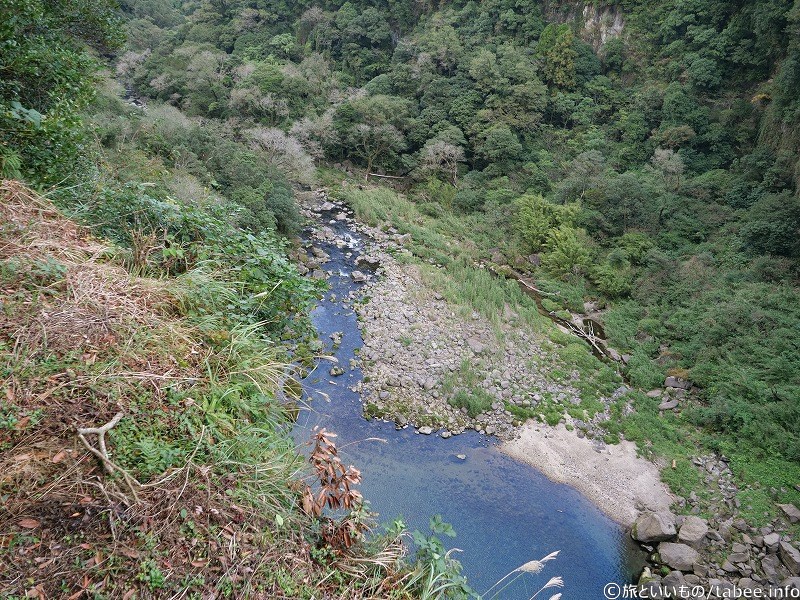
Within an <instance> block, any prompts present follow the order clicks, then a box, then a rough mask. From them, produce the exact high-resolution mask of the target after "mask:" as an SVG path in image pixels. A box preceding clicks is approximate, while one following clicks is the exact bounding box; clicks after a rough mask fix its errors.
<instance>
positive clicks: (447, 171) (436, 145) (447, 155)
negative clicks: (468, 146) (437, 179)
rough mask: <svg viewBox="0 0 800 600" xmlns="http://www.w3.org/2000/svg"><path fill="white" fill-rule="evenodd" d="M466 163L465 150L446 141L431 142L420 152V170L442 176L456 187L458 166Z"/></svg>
mask: <svg viewBox="0 0 800 600" xmlns="http://www.w3.org/2000/svg"><path fill="white" fill-rule="evenodd" d="M461 162H464V149H463V148H461V147H460V146H455V145H453V144H449V143H447V142H445V141H444V140H430V141H428V143H427V144H425V147H424V148H423V149H422V151H421V152H420V166H419V168H420V170H421V171H422V172H423V173H432V174H434V175H439V174H442V175H444V176H445V177H446V178H447V180H448V181H449V182H450V183H451V184H452V185H453V186H456V185H457V183H458V164H459V163H461Z"/></svg>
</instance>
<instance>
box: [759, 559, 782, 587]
mask: <svg viewBox="0 0 800 600" xmlns="http://www.w3.org/2000/svg"><path fill="white" fill-rule="evenodd" d="M780 568H781V560H780V559H779V558H778V555H777V554H768V555H767V556H765V557H764V558H762V559H761V570H762V571H764V577H766V578H767V581H769V582H770V583H778V581H779V580H780Z"/></svg>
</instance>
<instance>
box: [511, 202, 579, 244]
mask: <svg viewBox="0 0 800 600" xmlns="http://www.w3.org/2000/svg"><path fill="white" fill-rule="evenodd" d="M515 207H516V219H515V224H516V228H517V232H518V233H519V235H520V237H521V238H522V240H523V242H524V243H525V245H526V246H527V247H528V248H529V249H530V250H532V251H534V252H539V251H540V250H542V248H544V247H545V245H546V243H547V241H548V240H549V239H550V234H551V232H552V231H553V229H555V228H558V227H561V226H566V225H571V224H572V221H573V219H574V218H575V215H576V214H577V213H578V207H577V205H574V204H571V205H562V204H553V203H552V202H548V201H547V200H546V199H545V198H544V196H542V195H541V194H525V195H524V196H520V197H519V198H518V199H517V200H516V202H515Z"/></svg>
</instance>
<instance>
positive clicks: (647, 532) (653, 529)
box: [631, 512, 677, 544]
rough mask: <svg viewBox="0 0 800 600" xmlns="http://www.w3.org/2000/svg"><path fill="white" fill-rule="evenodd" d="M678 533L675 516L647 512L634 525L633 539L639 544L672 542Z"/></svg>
mask: <svg viewBox="0 0 800 600" xmlns="http://www.w3.org/2000/svg"><path fill="white" fill-rule="evenodd" d="M676 533H677V531H676V530H675V516H674V515H672V514H671V513H668V512H662V513H655V512H645V513H642V514H641V515H639V517H638V518H637V519H636V522H635V523H634V524H633V529H632V530H631V537H633V539H635V540H636V541H637V542H642V543H643V544H651V543H654V542H664V541H667V540H671V539H673V538H674V537H675V535H676Z"/></svg>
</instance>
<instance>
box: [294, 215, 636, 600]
mask: <svg viewBox="0 0 800 600" xmlns="http://www.w3.org/2000/svg"><path fill="white" fill-rule="evenodd" d="M323 216H324V219H323V222H324V223H326V225H327V226H328V227H330V228H331V229H333V231H334V232H335V234H336V236H337V238H339V239H340V240H346V241H347V245H345V246H344V247H339V246H337V244H335V243H331V242H325V243H321V242H318V241H316V242H315V245H316V246H318V247H320V248H322V249H323V250H324V251H325V252H326V253H327V254H328V255H329V256H330V259H331V260H330V261H329V262H327V263H326V264H325V265H324V267H325V269H326V270H327V271H332V274H331V275H330V277H329V280H328V281H329V284H330V290H329V291H328V293H326V295H325V297H324V298H323V299H322V300H321V301H320V302H319V303H318V304H317V307H316V308H315V309H314V311H313V312H312V315H311V316H312V320H313V322H314V325H315V326H316V328H317V331H318V332H319V335H320V339H321V340H322V341H323V343H324V344H325V350H324V351H323V353H326V354H330V355H331V356H334V357H335V358H336V359H337V361H338V365H339V366H341V367H342V368H343V369H344V371H345V374H344V375H341V376H339V377H332V376H330V375H329V370H330V368H331V367H332V366H333V363H332V362H330V361H328V360H324V359H323V360H320V361H319V362H318V364H317V367H316V369H315V371H314V372H312V373H311V374H310V375H309V376H308V377H307V378H306V379H305V380H304V382H303V386H304V391H305V396H306V402H307V404H308V406H307V409H306V410H303V411H301V413H300V416H299V419H298V421H297V424H296V426H295V428H294V436H295V439H296V440H297V442H298V443H304V442H306V441H307V440H308V439H309V437H310V434H311V430H312V429H313V428H314V427H315V426H321V427H326V428H327V429H328V430H331V431H334V432H335V433H337V434H338V436H339V437H338V439H337V442H338V446H339V448H340V449H341V450H342V456H343V458H344V460H345V461H346V462H347V463H352V464H354V465H355V466H357V467H358V468H359V469H360V470H361V471H362V474H363V484H362V486H361V489H362V492H363V494H364V497H365V498H367V499H368V500H369V501H370V503H371V507H372V509H373V510H375V511H376V512H378V513H380V518H379V520H381V521H383V522H388V521H390V520H392V519H394V518H396V517H402V518H403V519H404V520H405V521H406V523H407V524H408V526H409V528H410V529H412V530H413V529H419V530H421V531H427V527H428V519H429V517H430V516H432V515H434V514H437V513H439V514H441V515H442V517H443V518H444V520H445V521H448V522H450V523H451V524H452V525H453V527H454V528H455V530H456V532H457V534H458V535H457V537H456V538H455V539H454V540H449V539H446V540H445V543H446V544H449V545H451V546H452V547H456V548H459V549H460V550H461V551H462V552H460V553H459V554H458V559H459V560H460V561H461V562H462V563H463V565H464V572H465V574H466V576H467V577H468V579H469V582H470V585H472V587H473V588H474V589H475V590H476V591H478V592H482V591H484V590H486V589H488V588H489V587H490V586H491V585H492V584H493V583H494V582H495V581H497V580H498V579H500V578H501V577H502V576H503V575H505V574H506V573H507V572H509V571H510V570H511V569H514V568H515V567H518V566H520V565H522V564H523V563H525V562H527V561H529V560H532V559H538V558H541V557H543V556H544V555H546V554H548V553H550V552H552V551H554V550H560V552H561V553H560V555H559V557H558V560H557V561H555V562H551V563H548V566H547V568H546V569H545V571H544V572H543V573H541V574H540V575H538V576H530V575H526V576H524V577H522V578H520V579H519V580H518V581H517V583H516V584H514V585H513V586H511V587H509V588H508V589H506V590H505V591H504V592H503V594H502V596H500V597H502V598H511V599H516V598H521V599H527V598H530V596H531V595H532V594H533V593H534V592H535V591H536V590H537V589H538V588H539V587H540V586H541V585H542V584H544V583H545V582H546V581H547V580H548V579H549V578H550V577H552V576H555V575H560V576H562V577H563V578H564V581H565V588H564V589H563V590H562V592H563V593H564V598H576V599H578V598H580V599H588V598H602V597H603V594H602V590H603V586H604V585H605V584H606V583H608V582H612V581H613V582H616V583H619V584H624V583H629V582H631V581H632V580H633V579H634V578H635V576H636V575H637V574H638V572H639V571H640V570H641V567H642V565H643V564H644V556H643V553H642V552H641V550H640V549H639V548H638V547H637V546H636V545H635V544H634V543H633V542H632V541H631V540H630V537H629V536H628V535H627V534H626V532H625V531H624V530H623V528H622V527H620V526H619V525H617V524H616V523H614V522H613V521H611V520H610V519H609V518H608V517H607V516H605V515H604V514H603V513H602V512H601V511H600V510H599V509H598V508H597V507H595V506H594V505H593V504H592V503H591V502H590V501H589V500H587V499H586V498H584V497H583V496H582V495H581V494H580V493H579V492H577V491H576V490H574V489H573V488H570V487H568V486H565V485H562V484H557V483H554V482H552V481H550V480H548V479H547V478H546V477H545V476H544V475H542V474H541V473H540V472H538V471H537V470H535V469H533V468H531V467H529V466H527V465H524V464H521V463H518V462H516V461H515V460H514V459H512V458H509V457H508V456H506V455H504V454H501V453H500V452H499V451H498V450H497V448H496V441H495V440H494V439H493V438H489V437H486V436H480V435H478V434H477V433H475V432H467V433H465V434H462V435H459V436H455V437H452V438H450V439H442V438H440V437H439V436H436V435H431V436H424V435H418V434H416V433H415V432H414V429H413V428H407V429H403V430H400V431H397V430H396V429H395V425H394V423H384V422H381V421H377V420H372V421H368V420H366V419H364V418H363V416H362V407H361V401H360V398H359V395H358V393H357V392H355V391H352V389H351V388H354V387H355V385H356V384H357V383H358V382H359V381H360V380H361V377H362V374H361V371H360V369H358V368H357V367H356V368H351V360H355V359H357V352H356V350H357V349H358V348H360V347H361V345H362V337H361V332H360V330H359V328H358V322H357V318H356V315H355V313H354V311H353V309H352V306H350V304H349V302H346V299H347V298H348V296H349V295H350V294H351V293H352V292H355V293H356V295H357V292H358V288H359V287H360V286H361V284H356V283H353V281H352V279H351V277H350V272H351V271H352V270H353V269H355V268H356V267H355V266H354V265H355V264H356V262H355V261H356V258H357V257H358V254H359V249H360V248H361V247H362V242H361V237H360V236H359V235H358V234H357V233H356V232H355V231H354V230H353V229H352V228H351V227H350V226H348V224H347V222H346V221H344V220H335V219H333V215H332V214H331V213H324V215H323ZM340 245H341V243H340ZM332 297H333V298H335V300H332V299H331V298H332ZM336 332H341V334H342V335H341V343H340V344H339V345H338V347H334V346H333V340H332V338H331V335H332V334H334V333H336ZM335 337H338V336H335ZM376 438H377V439H376ZM459 455H460V456H461V457H464V458H460V457H459ZM554 593H555V591H554ZM545 597H550V596H545Z"/></svg>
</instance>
